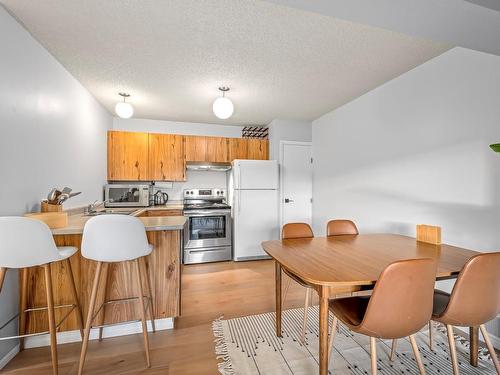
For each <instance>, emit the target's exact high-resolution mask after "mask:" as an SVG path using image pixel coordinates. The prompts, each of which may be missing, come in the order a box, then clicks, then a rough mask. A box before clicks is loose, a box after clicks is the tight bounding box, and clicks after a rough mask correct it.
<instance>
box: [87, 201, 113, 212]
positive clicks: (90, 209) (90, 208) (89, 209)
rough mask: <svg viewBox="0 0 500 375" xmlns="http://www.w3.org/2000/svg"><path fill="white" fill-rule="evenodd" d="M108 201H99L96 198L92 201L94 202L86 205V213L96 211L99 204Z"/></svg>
mask: <svg viewBox="0 0 500 375" xmlns="http://www.w3.org/2000/svg"><path fill="white" fill-rule="evenodd" d="M107 202H109V201H102V202H99V201H98V200H96V201H94V203H91V204H89V205H88V206H87V210H86V213H87V215H88V214H93V213H96V212H97V208H98V207H99V206H102V205H103V204H105V203H107Z"/></svg>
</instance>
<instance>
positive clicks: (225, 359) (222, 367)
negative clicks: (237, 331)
mask: <svg viewBox="0 0 500 375" xmlns="http://www.w3.org/2000/svg"><path fill="white" fill-rule="evenodd" d="M222 318H223V316H221V317H219V318H218V319H216V320H214V321H213V322H212V331H213V333H214V337H215V340H214V342H215V355H216V356H217V359H218V360H221V362H219V363H218V364H217V367H218V368H219V372H220V374H221V375H235V374H236V372H235V371H234V368H233V362H232V361H231V357H230V356H229V350H228V348H227V344H226V340H224V328H223V327H222Z"/></svg>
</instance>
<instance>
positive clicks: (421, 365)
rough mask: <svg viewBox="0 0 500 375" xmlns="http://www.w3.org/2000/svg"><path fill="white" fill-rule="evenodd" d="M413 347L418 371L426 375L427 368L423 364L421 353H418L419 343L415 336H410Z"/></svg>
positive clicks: (421, 374)
mask: <svg viewBox="0 0 500 375" xmlns="http://www.w3.org/2000/svg"><path fill="white" fill-rule="evenodd" d="M410 342H411V347H412V348H413V354H415V361H417V365H418V369H419V371H420V375H425V367H424V364H423V363H422V358H421V357H420V352H419V351H418V346H417V342H416V341H415V336H413V335H410Z"/></svg>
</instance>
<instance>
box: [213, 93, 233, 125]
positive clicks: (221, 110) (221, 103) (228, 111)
mask: <svg viewBox="0 0 500 375" xmlns="http://www.w3.org/2000/svg"><path fill="white" fill-rule="evenodd" d="M212 109H213V111H214V115H215V116H217V117H218V118H220V119H221V120H226V119H228V118H229V117H231V116H232V114H233V111H234V106H233V102H232V101H231V100H230V99H229V98H226V97H225V96H220V97H218V98H217V99H215V100H214V104H213V106H212Z"/></svg>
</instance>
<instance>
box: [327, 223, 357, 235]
mask: <svg viewBox="0 0 500 375" xmlns="http://www.w3.org/2000/svg"><path fill="white" fill-rule="evenodd" d="M345 234H359V232H358V228H357V227H356V224H354V222H352V221H351V220H340V219H337V220H330V221H329V222H328V224H326V235H327V236H328V237H330V236H342V235H345Z"/></svg>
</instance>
